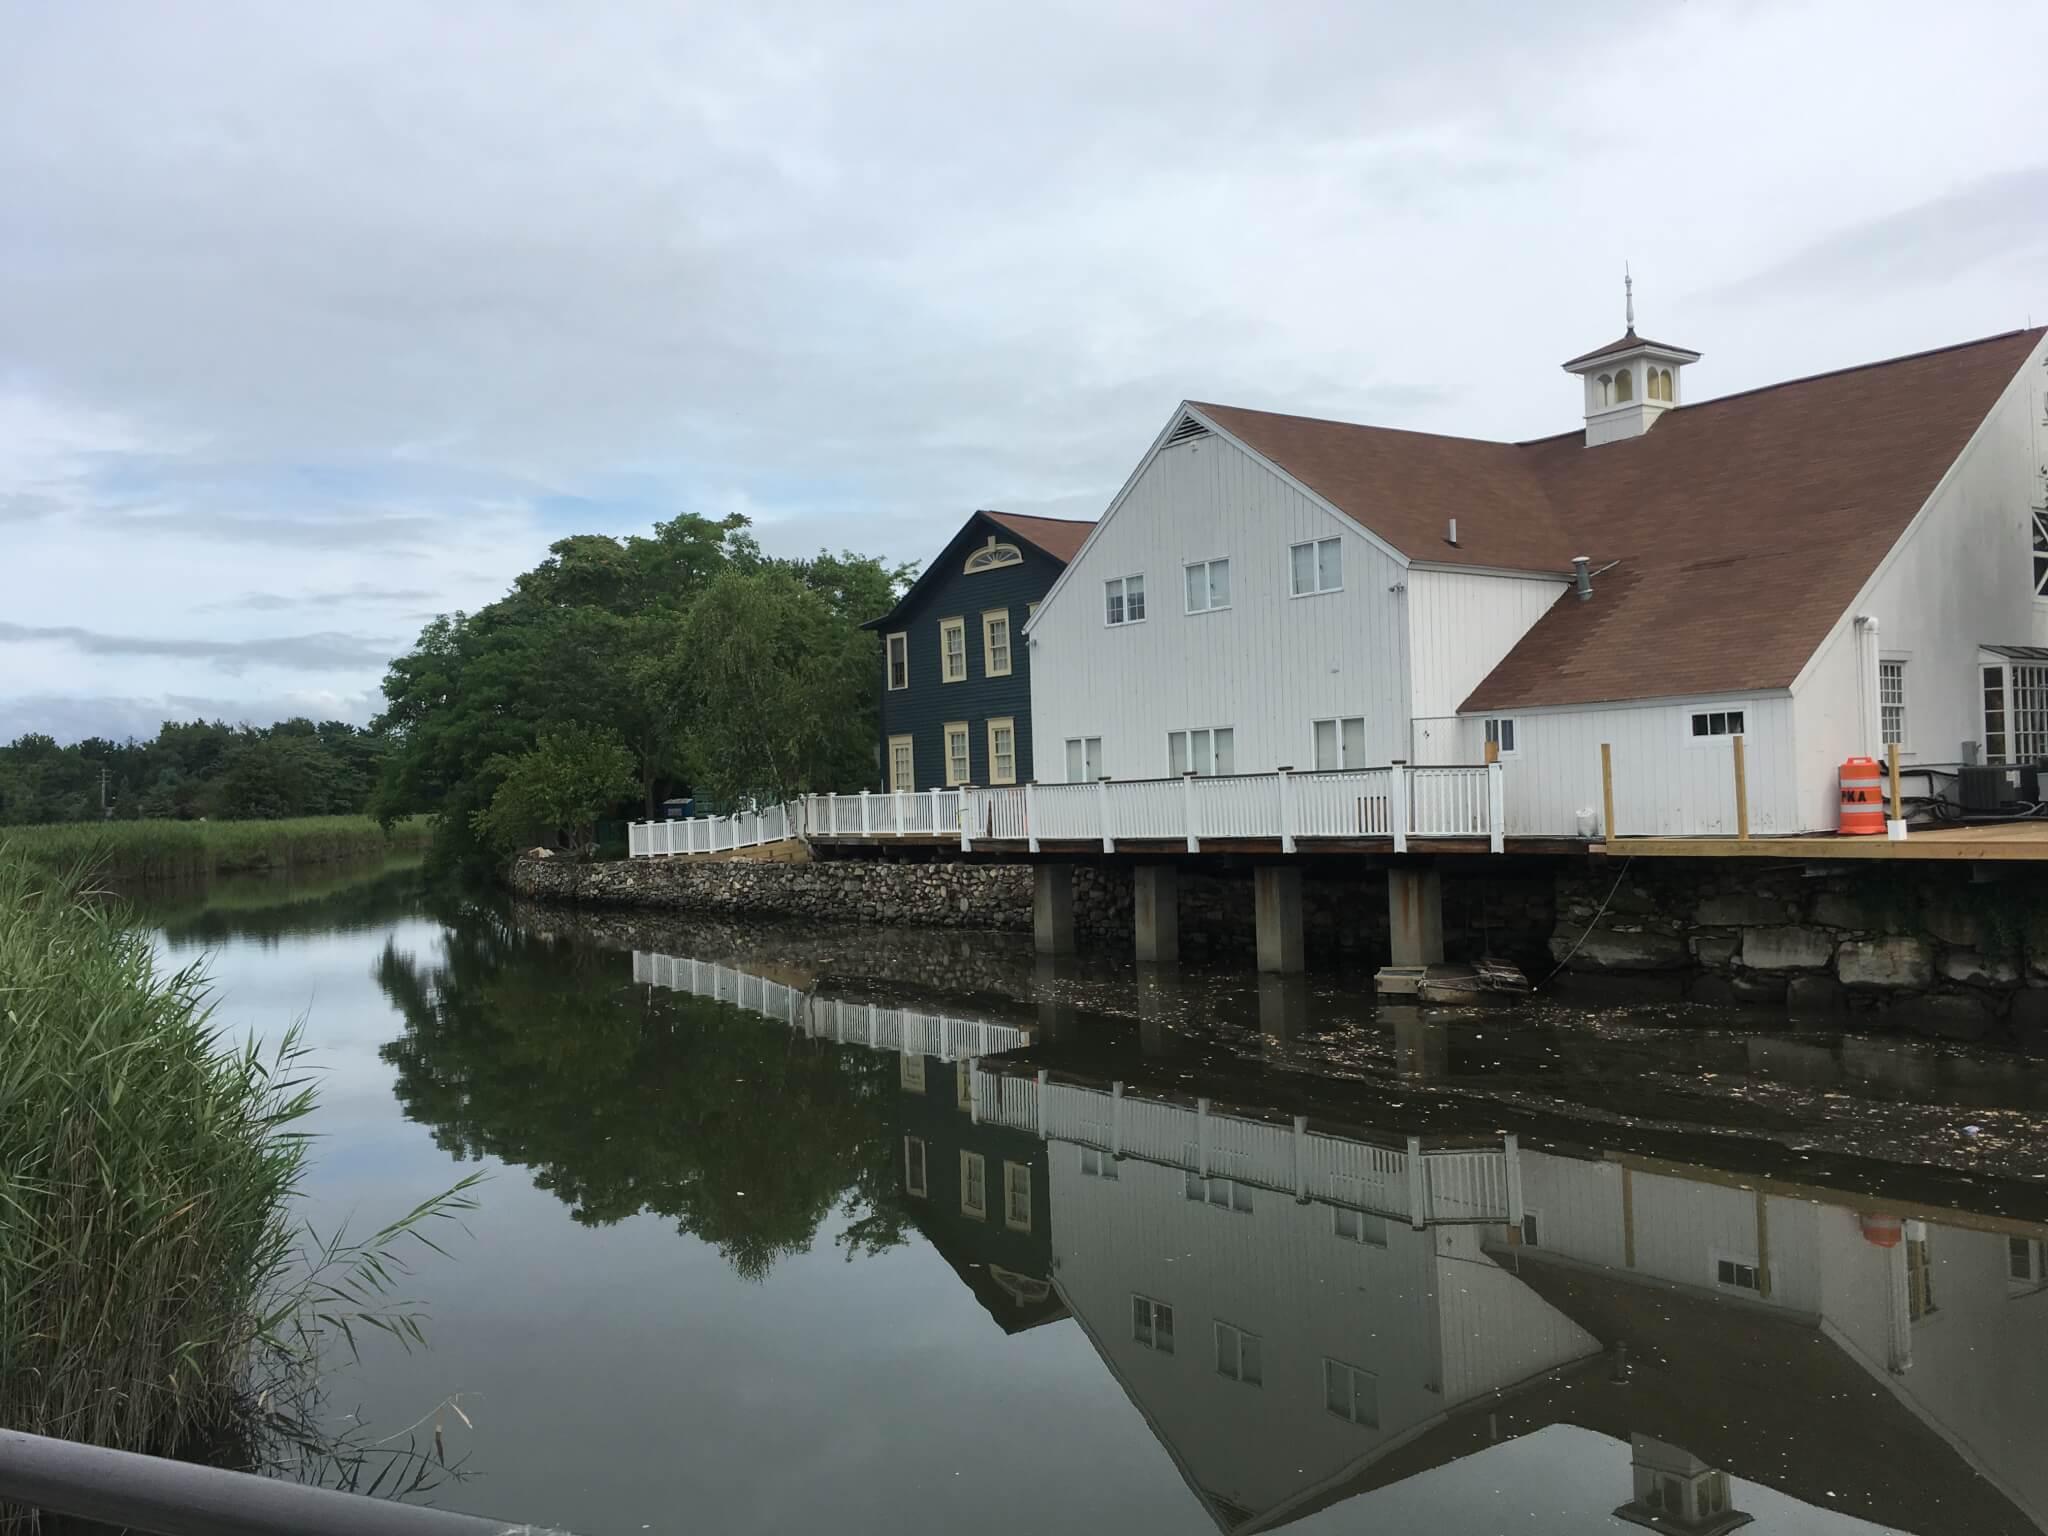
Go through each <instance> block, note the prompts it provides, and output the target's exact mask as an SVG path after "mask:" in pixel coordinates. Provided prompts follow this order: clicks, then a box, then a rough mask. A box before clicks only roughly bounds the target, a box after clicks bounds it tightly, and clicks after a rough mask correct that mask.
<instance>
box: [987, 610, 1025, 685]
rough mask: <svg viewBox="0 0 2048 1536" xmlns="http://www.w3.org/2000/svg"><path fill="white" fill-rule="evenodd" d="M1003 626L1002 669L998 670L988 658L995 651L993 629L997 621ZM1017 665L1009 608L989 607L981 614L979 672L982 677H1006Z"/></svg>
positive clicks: (1013, 630)
mask: <svg viewBox="0 0 2048 1536" xmlns="http://www.w3.org/2000/svg"><path fill="white" fill-rule="evenodd" d="M998 620H1000V621H1001V623H1002V626H1003V669H1002V671H1000V672H998V671H997V670H996V669H995V664H994V663H993V662H991V661H990V660H989V658H990V657H991V656H993V655H995V653H996V642H995V637H994V631H995V627H996V623H997V621H998ZM1016 665H1017V630H1016V626H1015V625H1013V624H1011V623H1010V610H1009V609H1007V608H990V609H988V610H987V611H985V612H984V613H983V614H982V616H981V672H982V676H984V677H1008V676H1009V675H1010V673H1011V672H1012V671H1013V670H1014V669H1015V668H1016Z"/></svg>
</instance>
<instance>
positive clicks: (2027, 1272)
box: [2005, 1237, 2048, 1296]
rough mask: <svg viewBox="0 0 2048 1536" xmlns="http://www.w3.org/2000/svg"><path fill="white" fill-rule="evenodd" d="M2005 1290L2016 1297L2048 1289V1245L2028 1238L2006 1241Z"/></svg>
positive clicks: (2015, 1238) (2012, 1238) (2009, 1238)
mask: <svg viewBox="0 0 2048 1536" xmlns="http://www.w3.org/2000/svg"><path fill="white" fill-rule="evenodd" d="M2005 1288H2006V1291H2007V1292H2008V1293H2009V1294H2010V1295H2014V1296H2031V1295H2032V1294H2033V1293H2034V1292H2036V1291H2038V1290H2042V1289H2043V1288H2048V1243H2043V1242H2041V1241H2040V1240H2039V1239H2038V1238H2028V1237H2008V1238H2007V1239H2006V1240H2005Z"/></svg>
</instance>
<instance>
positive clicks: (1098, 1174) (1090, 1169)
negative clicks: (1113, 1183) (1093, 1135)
mask: <svg viewBox="0 0 2048 1536" xmlns="http://www.w3.org/2000/svg"><path fill="white" fill-rule="evenodd" d="M1080 1150H1081V1172H1082V1173H1083V1174H1085V1175H1086V1176H1087V1177H1089V1178H1091V1179H1113V1178H1115V1177H1116V1159H1115V1158H1113V1157H1111V1156H1110V1155H1109V1154H1108V1153H1107V1152H1104V1151H1101V1150H1099V1149H1097V1148H1095V1147H1083V1148H1081V1149H1080Z"/></svg>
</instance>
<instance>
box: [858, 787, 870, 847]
mask: <svg viewBox="0 0 2048 1536" xmlns="http://www.w3.org/2000/svg"><path fill="white" fill-rule="evenodd" d="M860 835H861V836H862V837H867V836H869V835H870V826H869V823H868V792H867V791H866V790H862V791H861V792H860Z"/></svg>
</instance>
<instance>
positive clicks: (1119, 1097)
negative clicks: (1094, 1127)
mask: <svg viewBox="0 0 2048 1536" xmlns="http://www.w3.org/2000/svg"><path fill="white" fill-rule="evenodd" d="M1109 1155H1110V1156H1111V1157H1122V1156H1123V1155H1124V1085H1123V1082H1122V1080H1121V1079H1119V1080H1118V1081H1116V1082H1113V1083H1111V1084H1110V1085H1109Z"/></svg>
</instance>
